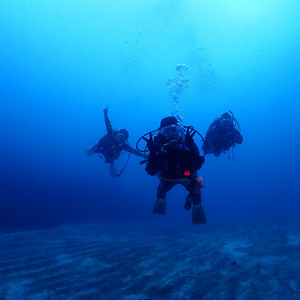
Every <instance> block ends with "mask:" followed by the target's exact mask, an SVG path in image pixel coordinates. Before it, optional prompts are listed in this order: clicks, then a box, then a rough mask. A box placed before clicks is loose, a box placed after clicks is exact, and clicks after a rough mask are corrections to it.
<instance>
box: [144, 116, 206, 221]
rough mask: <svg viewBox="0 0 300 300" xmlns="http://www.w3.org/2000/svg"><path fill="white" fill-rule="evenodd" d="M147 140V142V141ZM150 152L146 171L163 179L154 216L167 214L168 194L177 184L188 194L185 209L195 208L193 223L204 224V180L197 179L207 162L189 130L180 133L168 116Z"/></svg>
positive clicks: (151, 138)
mask: <svg viewBox="0 0 300 300" xmlns="http://www.w3.org/2000/svg"><path fill="white" fill-rule="evenodd" d="M145 140H146V139H145ZM147 146H148V149H149V150H150V154H149V157H148V163H147V166H146V172H147V173H148V174H149V175H151V176H153V175H156V176H157V177H158V178H159V179H160V183H159V185H158V188H157V200H156V202H155V204H154V207H153V213H157V214H165V213H166V201H165V199H166V193H167V192H168V191H169V190H171V189H172V188H173V187H174V186H175V185H176V184H182V185H183V186H184V187H185V188H186V189H187V190H188V191H189V195H188V197H187V198H186V202H185V205H184V207H185V209H186V210H189V209H191V206H192V205H193V209H192V222H193V224H199V223H205V222H206V219H205V214H204V211H203V208H202V206H201V187H203V184H202V178H201V177H198V175H197V170H199V169H200V168H201V166H202V164H203V162H204V157H203V156H200V153H199V149H198V147H197V145H196V144H195V142H194V140H193V137H192V135H191V134H190V132H189V131H188V130H187V131H186V132H184V130H181V128H180V127H179V124H178V120H177V119H176V118H175V117H166V118H163V119H162V120H161V123H160V128H159V129H158V131H157V134H156V135H155V136H154V139H153V137H152V134H151V133H150V138H149V140H147Z"/></svg>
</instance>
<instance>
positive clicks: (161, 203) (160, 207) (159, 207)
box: [153, 198, 166, 215]
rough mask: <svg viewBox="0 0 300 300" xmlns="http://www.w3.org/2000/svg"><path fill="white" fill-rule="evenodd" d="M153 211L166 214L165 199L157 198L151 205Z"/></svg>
mask: <svg viewBox="0 0 300 300" xmlns="http://www.w3.org/2000/svg"><path fill="white" fill-rule="evenodd" d="M153 213H154V214H163V215H165V214H166V199H164V198H163V199H159V198H157V200H156V202H155V203H154V206H153Z"/></svg>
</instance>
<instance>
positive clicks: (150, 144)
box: [147, 132, 154, 151]
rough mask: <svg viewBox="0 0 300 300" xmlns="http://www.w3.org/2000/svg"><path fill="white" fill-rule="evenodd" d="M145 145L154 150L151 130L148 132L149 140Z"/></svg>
mask: <svg viewBox="0 0 300 300" xmlns="http://www.w3.org/2000/svg"><path fill="white" fill-rule="evenodd" d="M147 147H148V149H149V150H150V151H153V150H154V141H153V136H152V132H150V133H149V140H148V141H147Z"/></svg>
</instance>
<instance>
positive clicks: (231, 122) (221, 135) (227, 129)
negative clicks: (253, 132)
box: [205, 111, 243, 157]
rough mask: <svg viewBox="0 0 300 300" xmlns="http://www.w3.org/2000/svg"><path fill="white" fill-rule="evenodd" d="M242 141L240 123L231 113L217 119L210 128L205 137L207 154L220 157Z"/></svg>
mask: <svg viewBox="0 0 300 300" xmlns="http://www.w3.org/2000/svg"><path fill="white" fill-rule="evenodd" d="M242 141H243V137H242V135H241V133H240V126H239V123H238V121H237V120H236V118H235V117H234V115H233V113H232V112H231V111H229V113H228V112H226V113H224V114H222V115H221V117H219V118H216V119H215V120H214V121H213V122H212V123H211V125H210V126H209V128H208V130H207V132H206V136H205V142H206V153H207V154H210V153H213V154H214V155H215V156H217V157H218V156H220V155H221V153H222V152H223V153H225V151H227V150H229V148H231V147H235V144H241V143H242Z"/></svg>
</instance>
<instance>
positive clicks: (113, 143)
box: [86, 107, 143, 177]
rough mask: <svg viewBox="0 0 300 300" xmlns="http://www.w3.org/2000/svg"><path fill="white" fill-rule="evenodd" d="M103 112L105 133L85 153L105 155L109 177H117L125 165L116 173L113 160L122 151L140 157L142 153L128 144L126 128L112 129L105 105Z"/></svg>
mask: <svg viewBox="0 0 300 300" xmlns="http://www.w3.org/2000/svg"><path fill="white" fill-rule="evenodd" d="M103 112H104V119H105V125H106V131H107V134H106V135H105V136H103V137H102V138H101V139H100V140H99V142H98V144H96V145H95V146H92V147H91V148H89V149H88V150H86V153H87V154H88V155H92V154H93V153H101V154H103V156H104V157H105V162H106V163H108V164H109V165H110V175H111V177H118V176H120V174H121V172H122V171H123V170H124V168H125V167H124V168H123V169H122V170H121V171H120V172H119V173H117V171H116V167H115V160H117V159H118V158H119V156H120V155H121V153H122V152H123V151H127V152H129V153H132V154H135V155H138V156H141V157H143V154H141V153H140V152H138V151H137V150H135V149H134V148H132V147H130V146H129V144H128V137H129V133H128V131H127V130H126V129H121V130H116V129H113V127H112V125H111V122H110V120H109V118H108V108H107V107H106V108H105V109H104V110H103ZM127 161H128V160H127ZM126 164H127V163H126ZM126 164H125V166H126Z"/></svg>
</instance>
